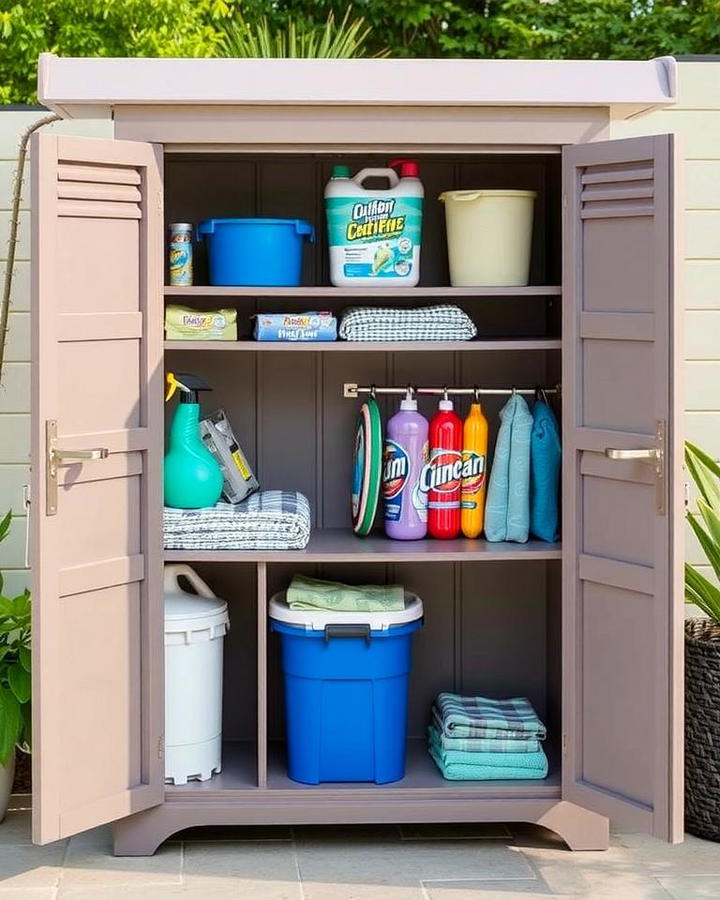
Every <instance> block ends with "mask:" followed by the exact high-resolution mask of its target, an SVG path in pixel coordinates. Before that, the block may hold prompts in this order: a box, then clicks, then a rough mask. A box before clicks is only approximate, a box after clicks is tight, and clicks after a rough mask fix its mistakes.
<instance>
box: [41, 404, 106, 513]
mask: <svg viewBox="0 0 720 900" xmlns="http://www.w3.org/2000/svg"><path fill="white" fill-rule="evenodd" d="M109 455H110V451H109V450H108V448H107V447H92V448H91V449H89V450H60V449H59V448H58V446H57V421H56V420H55V419H48V420H47V421H46V422H45V514H46V515H48V516H54V515H55V514H56V513H57V504H58V466H61V465H62V464H63V463H68V462H82V461H84V460H88V459H107V458H108V456H109Z"/></svg>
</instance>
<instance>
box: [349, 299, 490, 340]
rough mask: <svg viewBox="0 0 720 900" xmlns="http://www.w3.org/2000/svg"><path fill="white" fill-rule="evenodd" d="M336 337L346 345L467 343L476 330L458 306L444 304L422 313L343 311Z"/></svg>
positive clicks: (373, 309)
mask: <svg viewBox="0 0 720 900" xmlns="http://www.w3.org/2000/svg"><path fill="white" fill-rule="evenodd" d="M338 333H339V335H340V337H341V338H342V339H343V340H346V341H469V340H472V338H474V337H475V335H476V334H477V328H476V327H475V323H474V322H473V320H472V319H471V318H470V317H469V316H468V315H467V313H464V312H463V311H462V310H461V309H460V307H459V306H452V305H451V304H447V303H443V304H440V305H438V306H426V307H424V308H422V309H389V308H385V307H375V306H357V307H353V308H351V309H347V310H345V312H344V313H343V317H342V321H341V322H340V331H339V332H338Z"/></svg>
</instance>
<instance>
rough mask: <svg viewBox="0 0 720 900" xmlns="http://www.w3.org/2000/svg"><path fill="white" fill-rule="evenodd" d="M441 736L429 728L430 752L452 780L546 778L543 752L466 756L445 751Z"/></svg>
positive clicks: (444, 776) (455, 751) (470, 754)
mask: <svg viewBox="0 0 720 900" xmlns="http://www.w3.org/2000/svg"><path fill="white" fill-rule="evenodd" d="M438 738H439V734H438V733H437V732H435V730H434V729H433V728H428V752H429V753H430V756H432V758H433V759H434V760H435V763H436V765H437V767H438V769H440V772H441V773H442V776H443V778H446V779H448V781H502V780H505V779H525V778H534V779H540V778H545V777H546V775H547V773H548V760H547V756H545V754H544V752H543V751H542V750H537V751H535V752H534V753H482V752H481V753H466V752H463V751H462V750H443V749H442V747H441V746H440V744H439V740H438Z"/></svg>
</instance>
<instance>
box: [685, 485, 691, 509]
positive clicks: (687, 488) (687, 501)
mask: <svg viewBox="0 0 720 900" xmlns="http://www.w3.org/2000/svg"><path fill="white" fill-rule="evenodd" d="M689 506H690V482H689V481H686V482H685V509H687V508H688V507H689Z"/></svg>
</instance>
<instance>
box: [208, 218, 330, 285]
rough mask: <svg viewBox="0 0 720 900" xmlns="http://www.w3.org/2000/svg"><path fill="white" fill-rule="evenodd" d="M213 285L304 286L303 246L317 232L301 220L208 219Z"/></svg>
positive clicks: (209, 260) (209, 258) (311, 239)
mask: <svg viewBox="0 0 720 900" xmlns="http://www.w3.org/2000/svg"><path fill="white" fill-rule="evenodd" d="M197 234H198V240H200V239H201V238H203V237H204V238H205V239H206V241H207V251H208V268H209V272H210V284H211V285H229V286H233V285H249V286H252V287H296V286H298V285H300V284H301V283H302V264H303V247H304V245H305V241H310V242H311V243H312V242H314V240H315V229H314V228H313V227H312V225H311V224H310V223H309V222H305V221H303V220H302V219H206V220H205V221H204V222H201V223H200V224H199V225H198V229H197Z"/></svg>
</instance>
